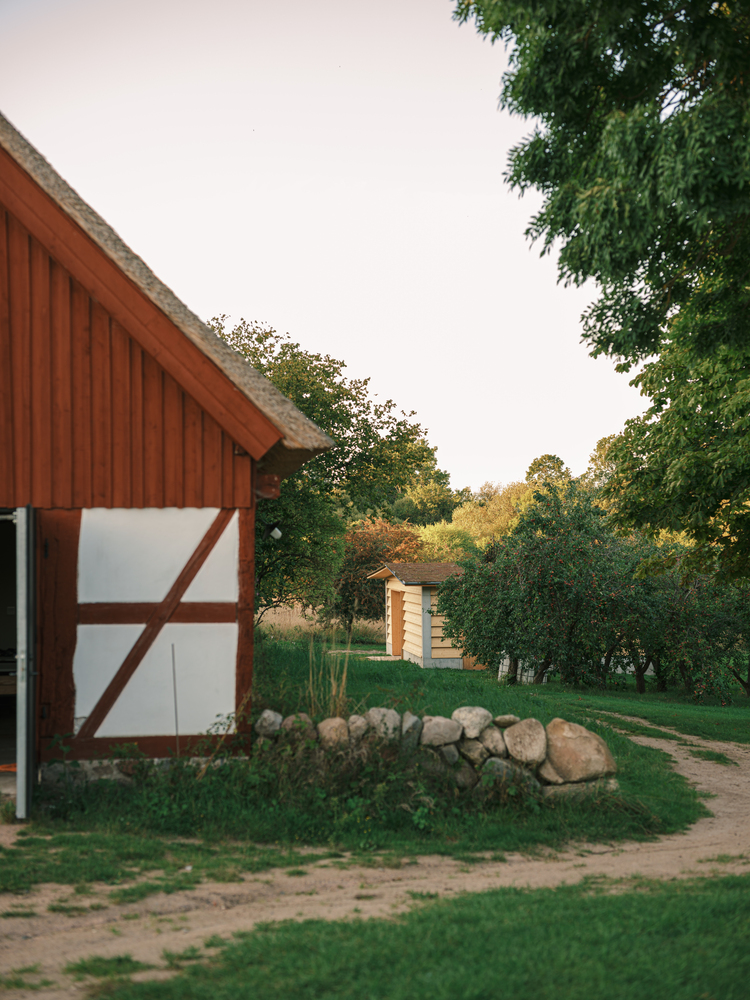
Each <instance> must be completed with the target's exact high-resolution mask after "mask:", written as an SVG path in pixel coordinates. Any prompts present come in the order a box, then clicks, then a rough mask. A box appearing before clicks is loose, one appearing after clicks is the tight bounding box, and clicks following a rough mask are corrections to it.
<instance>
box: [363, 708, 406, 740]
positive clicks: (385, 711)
mask: <svg viewBox="0 0 750 1000" xmlns="http://www.w3.org/2000/svg"><path fill="white" fill-rule="evenodd" d="M365 718H366V719H367V724H368V726H369V727H370V729H372V731H373V732H374V733H375V735H376V736H379V737H380V738H381V739H384V740H395V739H398V737H399V736H400V735H401V716H400V715H399V714H398V712H396V711H395V710H394V709H392V708H371V709H369V710H368V711H367V712H365Z"/></svg>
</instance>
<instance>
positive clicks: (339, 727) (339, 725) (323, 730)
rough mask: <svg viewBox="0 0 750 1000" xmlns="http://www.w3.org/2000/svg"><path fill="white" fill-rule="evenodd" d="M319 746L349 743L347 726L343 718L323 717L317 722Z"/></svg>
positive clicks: (346, 744) (338, 745)
mask: <svg viewBox="0 0 750 1000" xmlns="http://www.w3.org/2000/svg"><path fill="white" fill-rule="evenodd" d="M318 736H319V737H320V743H321V746H324V747H343V746H348V745H349V727H348V726H347V724H346V720H345V719H340V718H338V717H336V718H334V719H323V721H322V722H319V723H318Z"/></svg>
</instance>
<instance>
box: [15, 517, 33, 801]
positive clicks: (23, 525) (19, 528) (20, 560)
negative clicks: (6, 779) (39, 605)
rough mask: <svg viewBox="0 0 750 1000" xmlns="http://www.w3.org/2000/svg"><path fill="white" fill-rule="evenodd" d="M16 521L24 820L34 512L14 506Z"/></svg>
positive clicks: (29, 775) (19, 770) (29, 761)
mask: <svg viewBox="0 0 750 1000" xmlns="http://www.w3.org/2000/svg"><path fill="white" fill-rule="evenodd" d="M15 522H16V817H17V818H18V819H28V818H29V815H30V813H31V794H32V789H33V786H34V769H35V760H34V757H35V754H34V720H35V716H36V712H35V711H34V705H35V690H34V688H35V684H34V680H35V677H36V666H35V652H36V651H35V636H36V629H35V628H34V624H35V620H36V618H35V600H34V512H33V509H32V508H31V507H17V508H16V512H15Z"/></svg>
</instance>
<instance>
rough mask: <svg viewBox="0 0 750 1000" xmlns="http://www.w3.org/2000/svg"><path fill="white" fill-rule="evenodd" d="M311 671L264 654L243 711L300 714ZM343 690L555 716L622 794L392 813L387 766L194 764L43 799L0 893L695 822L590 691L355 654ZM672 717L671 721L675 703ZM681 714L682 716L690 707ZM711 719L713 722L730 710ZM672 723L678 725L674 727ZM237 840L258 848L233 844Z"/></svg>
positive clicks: (405, 704) (671, 782)
mask: <svg viewBox="0 0 750 1000" xmlns="http://www.w3.org/2000/svg"><path fill="white" fill-rule="evenodd" d="M314 655H315V657H316V663H317V672H318V674H320V670H319V668H320V665H321V663H324V664H326V666H325V669H324V671H323V681H320V678H319V680H318V682H316V683H317V684H318V690H317V693H316V698H317V700H318V702H319V703H320V704H322V705H325V702H326V697H327V692H326V690H325V676H326V670H328V669H329V665H330V664H334V666H335V660H334V658H324V657H323V654H322V650H321V649H320V647H318V648H317V649H316V650H315V651H314ZM309 674H310V649H309V648H308V647H307V646H306V645H304V644H300V643H283V642H266V643H262V644H260V649H259V654H258V660H257V667H256V690H257V698H256V704H255V708H254V711H255V712H260V710H261V709H262V708H264V707H273V708H275V709H277V710H278V711H281V712H283V713H284V714H287V713H291V712H294V711H297V710H304V709H307V708H308V707H309V700H308V692H307V691H306V688H307V684H308V679H309ZM321 685H322V686H321ZM328 694H330V692H328ZM348 696H349V703H348V705H346V706H344V707H343V708H341V707H340V710H342V711H344V710H345V711H346V713H348V712H349V711H364V710H365V709H366V708H367V707H368V706H373V705H386V706H393V707H396V708H397V709H398V710H399V711H405V710H406V709H407V708H408V709H411V710H412V711H414V712H416V713H418V714H425V713H430V714H436V715H450V714H451V712H452V711H453V710H454V709H455V708H457V707H459V706H460V705H467V704H468V705H472V704H474V705H483V706H485V707H486V708H488V709H490V710H491V711H492V712H494V713H496V714H499V713H501V712H503V713H505V712H512V713H515V714H517V715H519V716H521V717H522V718H524V717H528V716H535V717H536V718H538V719H539V720H540V721H541V722H542V723H545V724H546V723H547V722H549V721H550V720H551V719H552V718H554V717H555V716H563V717H565V718H567V719H570V720H572V721H580V722H583V723H585V724H586V725H588V726H589V727H590V728H591V729H593V730H594V731H596V732H599V733H600V734H601V735H603V736H604V738H605V739H606V740H607V742H608V744H609V745H610V747H611V749H612V751H613V753H614V755H615V758H616V760H617V762H618V779H619V781H620V786H621V790H622V795H619V796H618V795H606V796H602V797H601V798H600V799H598V800H597V801H591V800H589V801H582V802H570V801H553V800H549V801H544V802H541V803H540V802H537V801H536V800H535V799H524V798H520V797H519V798H518V799H512V800H509V801H508V802H506V803H505V804H503V805H499V806H498V805H496V806H493V807H487V808H485V807H483V806H482V805H481V803H477V801H476V800H475V799H473V798H467V797H466V796H463V797H462V796H461V795H460V794H459V793H458V791H457V790H451V789H449V788H448V787H447V786H445V785H443V784H442V783H441V792H440V795H441V797H440V798H439V799H437V800H432V801H433V805H432V806H431V807H430V806H428V805H425V806H423V807H422V806H420V808H419V809H417V810H416V811H414V810H411V811H409V810H406V809H404V808H402V807H401V803H402V801H406V800H407V799H406V797H407V796H408V795H409V794H412V792H413V784H412V786H411V788H412V792H410V791H409V788H407V785H408V781H409V775H408V774H406V773H405V772H399V770H398V769H397V768H394V767H393V766H392V765H391V764H387V765H386V764H383V765H382V766H381V770H380V771H377V769H376V770H375V771H372V772H371V773H370V774H369V775H367V776H366V780H365V779H363V781H362V783H361V784H360V785H357V786H355V785H352V784H351V783H349V779H348V778H347V779H346V781H344V782H343V783H342V782H341V781H340V782H339V784H338V786H336V785H335V784H329V785H327V786H326V785H324V784H323V783H322V779H321V777H320V774H319V772H318V771H317V770H316V771H314V772H313V773H307V774H303V773H302V772H301V771H299V770H298V768H299V765H298V762H297V761H296V759H295V758H293V757H290V758H289V759H288V760H286V761H285V760H282V761H281V762H280V763H279V762H278V761H277V764H276V767H277V770H276V771H273V770H272V769H271V770H269V769H266V771H264V770H263V767H262V766H261V764H260V763H259V762H258V761H254V764H253V766H252V767H248V766H247V765H246V764H244V763H243V762H241V761H238V762H234V763H231V762H230V763H229V764H228V766H224V767H220V768H217V769H215V770H214V769H212V770H210V771H209V772H207V773H206V776H205V778H204V779H203V780H201V781H200V782H198V781H196V780H195V769H194V767H192V766H191V765H190V764H189V763H188V762H185V761H180V762H175V763H174V764H173V766H171V767H169V768H166V769H164V768H161V769H158V770H156V771H152V772H151V773H150V774H149V775H148V777H147V778H146V779H144V780H141V781H137V782H136V783H135V784H133V785H132V786H122V785H118V784H114V783H112V782H107V781H100V782H94V783H92V784H89V785H87V786H84V787H82V788H81V787H75V786H71V787H70V788H69V789H67V790H65V791H63V792H62V793H61V792H58V793H56V794H55V795H54V797H52V798H50V797H48V798H47V800H46V801H45V800H44V799H42V802H41V810H40V811H39V812H38V813H37V818H36V821H35V826H34V827H33V832H35V833H36V834H37V836H31V837H26V838H21V839H20V841H19V842H18V843H17V845H16V847H14V848H12V849H8V850H6V851H4V852H2V853H0V872H2V871H5V872H6V873H7V874H5V875H1V874H0V888H5V889H6V890H10V891H21V890H22V889H23V888H24V887H28V886H29V885H32V884H35V883H38V882H42V881H59V882H67V883H68V884H76V883H79V882H80V883H83V884H85V883H87V882H90V881H94V880H100V881H111V882H112V884H113V886H116V885H117V884H118V882H122V883H123V887H122V888H118V889H113V892H117V893H119V894H120V896H122V898H125V897H126V896H127V894H128V892H131V891H132V892H135V893H139V892H140V893H143V894H146V893H147V892H148V891H157V890H158V889H159V888H166V889H167V891H170V890H171V889H172V888H181V887H187V888H189V887H190V886H191V885H194V884H195V883H196V882H197V881H199V880H200V879H201V878H204V877H205V878H233V877H238V875H239V874H240V873H242V872H245V871H259V870H262V868H263V867H270V866H271V865H276V864H286V865H287V866H291V867H294V866H298V865H299V864H301V863H304V858H300V856H299V854H298V853H296V852H298V851H299V850H300V849H302V846H303V845H306V844H307V845H313V844H316V845H321V846H323V847H325V848H326V849H328V850H334V851H340V850H353V851H355V852H359V853H360V854H363V853H364V854H368V853H372V852H374V851H390V852H395V853H396V854H400V855H401V856H409V855H413V854H415V853H427V852H432V853H443V854H452V855H462V856H466V855H467V854H471V853H475V854H476V853H477V852H490V853H494V854H496V855H497V854H502V852H504V851H514V850H521V851H524V850H533V849H534V848H536V847H538V846H540V845H546V846H560V845H562V844H564V843H565V842H567V841H570V840H575V839H586V840H590V841H600V842H612V841H616V840H620V839H624V838H629V839H639V838H640V839H643V838H649V837H653V836H655V835H658V834H663V833H670V832H674V831H678V830H682V829H685V828H686V827H687V826H689V825H690V824H691V823H693V822H695V820H696V819H698V818H699V817H700V816H701V815H706V809H705V806H704V805H703V802H702V801H701V799H700V797H699V796H698V795H697V793H696V792H695V791H694V789H692V788H691V787H690V786H689V785H688V784H687V782H685V781H684V779H682V778H681V777H680V776H679V775H677V774H675V773H674V771H673V770H672V768H671V767H670V758H669V757H668V755H666V754H664V753H662V752H660V751H656V750H652V749H649V748H646V747H639V746H637V745H636V744H635V743H633V742H632V741H631V740H629V739H627V738H626V737H625V736H623V735H621V734H618V733H615V732H613V731H612V730H611V728H609V726H608V725H607V723H606V722H604V720H603V719H602V721H601V724H600V723H599V722H597V721H596V709H595V707H594V706H593V705H592V704H591V696H590V695H588V694H587V693H586V692H584V693H583V694H580V693H579V692H570V691H565V690H563V689H562V687H560V686H559V685H557V686H556V685H554V684H549V685H545V686H544V687H542V688H529V687H512V688H507V687H502V686H500V685H498V684H497V682H496V680H495V679H494V678H492V677H490V676H488V675H487V674H485V673H483V672H473V671H472V672H470V671H453V670H421V669H420V668H418V667H416V666H414V665H413V664H408V663H403V662H393V661H387V662H382V661H372V660H367V659H362V658H358V657H356V656H352V657H351V658H350V660H349V664H348ZM600 700H602V701H603V702H604V703H605V704H615V700H613V702H611V703H610V702H608V701H607V700H606V699H600ZM626 704H629V703H628V702H627V699H616V707H618V708H619V707H620V706H625V705H626ZM674 708H675V709H676V711H677V712H678V713H679V712H680V711H682V708H683V707H682V706H680V705H676V706H674ZM684 708H685V710H686V711H687V713H688V714H689V715H690V717H691V718H692V711H693V707H692V706H684ZM628 711H629V708H628ZM707 711H710V712H712V713H714V714H717V715H718V713H720V712H725V711H727V710H726V709H710V710H707ZM323 714H324V713H323ZM669 721H670V723H672V724H673V723H674V722H675V720H674V719H672V718H671V717H670V720H669ZM278 768H281V770H278ZM279 775H281V777H282V778H283V787H281V786H280V785H279V783H278V780H277V779H278V777H279ZM428 792H429V795H432V794H433V792H431V791H429V790H428ZM426 794H427V793H426ZM411 801H413V800H411ZM424 801H426V802H428V803H429V801H431V800H430V799H429V798H428V799H426V800H424ZM92 831H95V832H96V836H98V837H100V838H102V839H101V842H99V841H96V842H95V841H94V840H91V841H90V846H89V848H87V847H86V843H85V835H86V834H89V833H90V832H92ZM188 837H189V838H194V837H200V838H202V839H203V840H204V842H205V843H204V848H205V850H204V849H201V850H200V851H198V850H195V849H194V847H193V846H192V845H191V846H190V847H189V848H185V847H184V845H183V846H180V844H179V841H178V840H177V839H176V838H188ZM107 838H112V839H111V840H110V841H108V840H107ZM118 838H120V839H118ZM248 843H250V844H266V845H269V847H268V848H258V847H238V846H237V844H241V845H242V844H244V845H247V844H248ZM290 851H291V852H292V853H290ZM188 856H189V857H188ZM5 861H12V862H13V863H12V865H7V864H4V863H3V862H5ZM186 864H191V865H192V869H191V871H190V872H185V871H181V869H182V868H184V867H185V865H186ZM146 872H152V873H154V874H153V877H152V876H149V878H148V880H147V882H146V883H144V882H143V881H142V880H141V882H140V883H139V884H140V886H141V888H139V887H138V885H133V886H131V887H128V886H127V885H126V884H125V883H127V882H129V881H132V880H134V879H136V878H137V877H138V876H143V874H144V873H146ZM149 886H150V888H149Z"/></svg>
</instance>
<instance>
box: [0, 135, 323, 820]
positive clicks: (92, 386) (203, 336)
mask: <svg viewBox="0 0 750 1000" xmlns="http://www.w3.org/2000/svg"><path fill="white" fill-rule="evenodd" d="M332 443H333V442H332V441H331V440H330V438H328V437H327V436H326V435H325V434H324V433H323V432H322V431H321V430H320V429H319V428H318V427H316V426H315V424H313V423H312V422H311V421H309V420H308V419H307V418H306V417H305V416H303V414H302V413H300V411H299V410H297V409H296V407H295V406H294V405H293V404H292V403H291V402H290V401H289V400H288V399H286V398H285V397H284V396H282V395H281V393H279V392H278V391H277V390H276V389H275V388H274V386H273V385H271V383H270V382H268V381H267V380H266V379H265V378H264V377H263V376H262V375H260V373H259V372H257V371H256V370H255V369H253V368H252V367H250V365H248V364H247V363H246V362H245V361H244V359H243V358H241V357H240V356H239V355H237V354H236V353H235V352H234V351H232V350H231V349H230V348H229V347H228V346H227V345H226V344H225V343H224V342H223V341H222V340H220V339H219V338H218V337H217V336H216V335H215V334H214V333H213V332H212V331H211V330H210V329H209V328H208V327H206V326H205V324H203V323H202V322H201V321H200V320H199V319H198V318H197V317H196V316H195V315H193V313H191V312H190V311H189V310H188V309H187V308H186V306H184V305H183V303H182V302H180V301H179V300H178V299H177V298H176V297H175V296H174V295H173V294H172V292H171V291H170V290H169V289H168V288H166V287H165V286H164V285H163V284H162V283H161V282H160V281H159V280H158V279H157V278H156V277H155V275H154V274H153V273H152V272H151V271H150V270H149V269H148V267H147V266H146V265H145V264H144V262H143V261H142V260H141V259H140V258H139V257H137V256H136V255H135V254H134V253H133V252H132V251H131V250H130V249H129V248H128V247H127V246H126V245H125V244H124V243H123V242H122V240H121V239H120V238H119V237H118V236H117V234H116V233H115V232H114V231H113V230H112V229H111V228H110V227H109V226H108V225H107V224H106V222H104V220H103V219H101V218H100V217H99V216H98V215H97V214H96V213H95V212H94V211H93V210H92V209H91V208H90V207H89V206H88V205H87V204H86V203H85V202H84V201H82V200H81V198H79V196H78V195H77V194H76V193H75V191H73V190H72V189H71V188H70V187H69V186H68V185H67V184H66V183H65V181H64V180H63V179H62V178H61V177H60V176H59V175H58V174H57V173H56V172H55V171H54V170H53V169H52V167H51V166H50V165H49V164H48V163H47V162H46V160H44V159H43V158H42V157H41V156H40V154H39V153H38V152H37V151H36V150H35V149H34V148H33V147H32V146H31V145H29V143H28V142H27V141H26V140H25V139H24V138H23V137H22V136H21V135H19V133H18V132H17V131H16V130H15V129H14V128H13V126H12V125H10V123H9V122H8V121H7V120H6V119H4V118H3V117H2V116H0V519H2V520H0V601H1V602H2V603H1V604H0V702H4V703H5V709H6V718H5V728H4V730H2V732H4V733H5V743H4V744H3V743H2V740H1V739H0V754H2V753H3V752H4V753H5V757H6V758H7V757H8V756H10V755H11V753H12V758H13V760H14V761H15V763H16V765H17V769H18V776H17V787H18V798H17V808H18V814H19V816H24V815H26V814H27V810H28V802H29V794H30V788H31V785H30V780H31V774H32V773H33V767H34V762H35V761H37V760H44V759H48V757H49V746H50V743H51V741H52V740H53V739H54V738H55V737H56V736H58V737H59V736H65V735H68V734H72V736H71V737H70V739H69V740H66V744H67V745H69V746H70V755H71V757H73V758H79V759H80V758H91V757H97V756H101V755H106V754H107V753H108V752H109V748H110V746H112V745H113V744H118V743H123V742H128V743H137V744H138V745H139V746H140V747H141V748H142V749H143V750H144V751H145V752H146V753H147V754H149V755H151V756H164V755H166V754H167V753H168V752H169V751H172V750H174V749H176V736H177V733H178V732H179V736H180V739H181V741H182V747H183V750H184V749H185V747H186V746H187V745H188V744H189V741H190V738H191V737H195V736H196V735H197V734H199V733H202V732H205V731H206V730H207V729H208V727H209V726H210V725H211V724H212V723H213V722H214V721H215V720H216V718H217V716H226V715H228V714H230V713H232V712H233V711H234V710H235V709H236V708H237V706H239V705H240V703H241V702H242V701H243V699H244V698H245V695H246V693H247V691H248V689H249V685H250V682H251V677H252V650H253V591H254V575H255V574H254V554H253V539H254V521H255V508H256V502H257V500H258V498H263V497H273V496H277V495H278V485H279V481H280V479H281V478H283V477H284V476H286V475H289V474H290V473H291V472H293V471H294V470H295V469H297V468H299V467H300V466H301V465H302V463H303V462H306V461H307V460H308V459H310V458H312V457H313V456H314V455H316V454H319V453H320V452H322V451H324V450H325V449H327V448H329V447H330V446H331V445H332ZM9 707H10V708H11V709H14V710H15V713H16V719H17V725H16V730H15V741H14V744H13V746H12V747H9V740H10V736H9V734H10V733H11V730H12V729H13V723H12V718H8V708H9ZM1 724H2V723H1V722H0V725H1ZM11 735H12V734H11ZM3 747H4V748H5V749H4V750H3ZM3 762H4V758H3V757H2V756H0V764H2V763H3ZM5 763H6V765H7V766H9V767H11V768H12V763H9V762H8V761H7V760H5Z"/></svg>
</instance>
